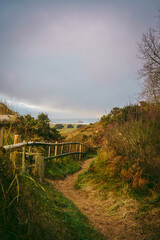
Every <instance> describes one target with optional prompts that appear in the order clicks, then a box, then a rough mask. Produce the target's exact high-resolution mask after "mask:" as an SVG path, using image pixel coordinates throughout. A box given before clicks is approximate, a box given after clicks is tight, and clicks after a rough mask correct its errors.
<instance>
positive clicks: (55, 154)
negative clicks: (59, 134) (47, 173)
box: [54, 142, 57, 161]
mask: <svg viewBox="0 0 160 240" xmlns="http://www.w3.org/2000/svg"><path fill="white" fill-rule="evenodd" d="M56 143H57V142H56ZM54 156H55V157H56V156H57V145H56V146H55V150H54ZM56 160H57V159H56V158H55V161H56Z"/></svg>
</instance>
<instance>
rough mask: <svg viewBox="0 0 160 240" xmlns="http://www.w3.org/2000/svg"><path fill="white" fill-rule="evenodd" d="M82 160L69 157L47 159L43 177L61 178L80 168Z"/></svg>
mask: <svg viewBox="0 0 160 240" xmlns="http://www.w3.org/2000/svg"><path fill="white" fill-rule="evenodd" d="M81 164H82V161H79V160H77V159H76V160H75V159H73V158H71V157H65V158H58V159H57V161H55V160H48V161H47V162H46V167H45V170H46V171H45V177H46V178H49V179H60V178H61V179H63V178H65V177H66V176H67V175H68V174H73V173H75V172H77V171H79V170H80V169H81Z"/></svg>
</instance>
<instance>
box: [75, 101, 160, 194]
mask: <svg viewBox="0 0 160 240" xmlns="http://www.w3.org/2000/svg"><path fill="white" fill-rule="evenodd" d="M101 123H102V125H103V126H104V130H105V136H106V140H107V143H108V144H107V147H103V148H102V149H101V150H100V152H99V154H98V158H97V160H96V161H95V162H94V163H93V164H92V165H91V166H90V168H89V170H88V171H87V172H86V173H85V174H83V175H81V176H80V177H79V180H78V184H77V186H78V187H80V186H81V184H83V183H85V181H88V180H90V181H92V182H93V181H94V182H96V183H98V184H99V186H102V188H103V189H105V188H106V189H108V190H109V189H111V188H112V189H115V190H117V189H119V190H123V189H122V188H125V190H124V191H134V192H136V193H139V194H141V195H142V193H143V194H148V193H153V191H154V192H157V194H158V192H159V187H160V161H159V159H160V107H159V105H153V104H147V103H144V102H143V103H141V105H140V106H138V105H131V106H127V107H124V108H122V109H120V108H114V109H113V110H112V111H111V113H110V114H108V115H107V116H103V117H102V119H101Z"/></svg>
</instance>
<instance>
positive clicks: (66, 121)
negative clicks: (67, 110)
mask: <svg viewBox="0 0 160 240" xmlns="http://www.w3.org/2000/svg"><path fill="white" fill-rule="evenodd" d="M99 120H100V119H98V118H86V119H85V118H81V119H52V120H51V122H52V123H76V124H77V123H79V124H90V123H95V122H98V121H99Z"/></svg>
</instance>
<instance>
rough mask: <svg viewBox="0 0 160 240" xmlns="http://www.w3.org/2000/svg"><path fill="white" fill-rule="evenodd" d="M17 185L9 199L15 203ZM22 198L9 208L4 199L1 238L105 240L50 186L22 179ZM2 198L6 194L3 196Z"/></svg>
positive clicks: (14, 186) (70, 203)
mask: <svg viewBox="0 0 160 240" xmlns="http://www.w3.org/2000/svg"><path fill="white" fill-rule="evenodd" d="M16 187H17V186H16V184H15V185H13V186H12V190H11V192H10V193H8V195H7V196H6V197H7V198H8V201H10V203H11V201H12V199H13V198H14V196H15V195H16V194H17V193H16ZM19 187H20V195H19V201H18V202H17V201H16V200H15V201H13V202H12V204H10V205H9V207H8V206H7V205H6V202H5V201H6V197H5V200H4V199H3V198H2V197H0V203H1V209H0V219H1V221H0V239H3V240H9V239H11V240H14V239H15V240H19V239H26V240H27V239H35V240H36V239H37V240H39V239H40V240H41V239H43V240H45V239H46V240H50V239H55V240H68V239H69V240H84V239H85V240H102V239H103V238H102V236H101V234H99V233H97V232H96V231H95V230H94V229H93V228H92V227H91V226H90V224H89V221H88V219H87V218H86V217H85V216H84V215H83V214H82V213H80V212H79V210H78V209H77V208H76V207H75V206H74V204H73V203H72V202H71V201H70V200H68V199H67V198H65V197H64V196H63V195H62V194H61V193H60V192H58V191H56V190H54V189H53V187H52V186H51V184H49V183H40V182H38V181H35V180H33V179H31V178H30V177H29V176H28V177H25V176H22V175H21V176H19ZM1 196H2V195H1Z"/></svg>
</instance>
